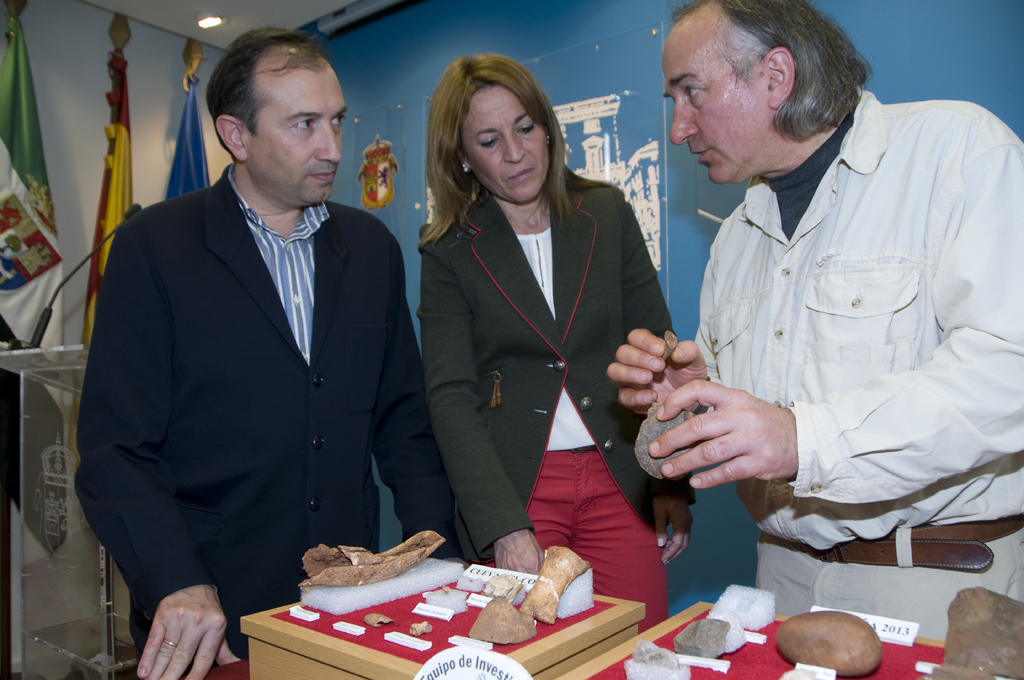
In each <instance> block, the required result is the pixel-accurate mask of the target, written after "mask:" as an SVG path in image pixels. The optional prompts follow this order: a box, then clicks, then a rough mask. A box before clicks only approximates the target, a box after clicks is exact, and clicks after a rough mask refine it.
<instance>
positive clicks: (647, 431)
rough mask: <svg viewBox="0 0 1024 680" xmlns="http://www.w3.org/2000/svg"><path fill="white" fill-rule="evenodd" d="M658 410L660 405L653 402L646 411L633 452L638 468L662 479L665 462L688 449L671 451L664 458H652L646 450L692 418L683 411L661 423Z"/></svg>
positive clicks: (688, 413) (691, 415)
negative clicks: (652, 443) (662, 436)
mask: <svg viewBox="0 0 1024 680" xmlns="http://www.w3.org/2000/svg"><path fill="white" fill-rule="evenodd" d="M659 408H661V404H659V403H657V402H655V403H653V404H651V407H650V408H649V409H647V418H646V419H645V420H644V422H643V423H642V424H641V425H640V433H639V434H638V435H637V436H636V446H635V447H634V449H633V450H634V452H635V453H636V459H637V461H638V462H639V463H640V467H642V468H643V469H644V472H646V473H647V474H649V475H650V476H651V477H654V478H655V479H664V476H663V475H662V474H661V466H662V465H664V464H665V462H666V461H669V460H672V459H673V458H676V457H678V456H681V455H683V454H684V453H686V452H687V451H689V450H690V449H689V447H687V448H685V449H679V450H678V451H673V452H672V453H671V454H669V455H667V456H665V457H664V458H652V457H651V454H650V452H649V451H648V448H649V447H650V445H651V442H653V441H654V440H655V439H657V438H658V437H660V436H661V435H663V434H665V433H666V432H668V431H669V430H671V429H672V428H673V427H675V426H676V425H681V424H683V423H684V422H686V421H687V420H689V419H690V418H692V417H693V414H692V413H691V412H689V411H685V410H684V411H682V412H680V413H679V415H677V416H676V417H675V418H673V419H672V420H666V421H665V422H662V421H660V420H658V416H657V413H658V409H659Z"/></svg>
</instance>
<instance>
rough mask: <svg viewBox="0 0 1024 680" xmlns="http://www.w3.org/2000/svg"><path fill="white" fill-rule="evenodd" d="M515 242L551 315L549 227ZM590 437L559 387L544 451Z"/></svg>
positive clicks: (583, 442) (584, 442)
mask: <svg viewBox="0 0 1024 680" xmlns="http://www.w3.org/2000/svg"><path fill="white" fill-rule="evenodd" d="M516 237H517V238H518V239H519V244H520V245H521V246H523V252H524V253H526V261H527V262H529V263H530V270H531V271H533V275H534V277H535V278H536V279H537V284H538V285H539V286H540V290H541V292H542V293H544V299H545V300H547V302H548V307H550V308H551V316H555V281H554V275H553V273H552V266H551V228H550V227H548V228H547V229H545V230H544V231H543V232H541V233H539V234H527V235H526V236H520V235H519V234H516ZM593 445H594V439H593V438H592V437H591V436H590V433H589V432H587V426H586V425H584V424H583V419H582V418H580V414H579V411H577V410H576V404H574V403H573V401H572V398H571V397H570V396H569V393H568V392H566V391H565V388H564V387H563V388H562V393H561V395H560V396H559V397H558V406H557V407H556V408H555V419H554V421H553V422H552V424H551V434H550V436H549V437H548V446H547V449H548V451H562V450H565V449H576V448H579V447H581V446H593Z"/></svg>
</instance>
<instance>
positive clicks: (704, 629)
mask: <svg viewBox="0 0 1024 680" xmlns="http://www.w3.org/2000/svg"><path fill="white" fill-rule="evenodd" d="M728 633H729V624H728V623H727V622H725V621H716V620H714V619H700V620H699V621H694V622H693V623H691V624H690V625H689V626H687V627H686V628H684V629H683V630H681V631H680V632H679V635H676V636H675V638H673V640H672V649H674V650H676V654H685V655H686V656H700V657H703V658H705V659H717V658H718V657H720V656H721V655H722V654H723V653H724V652H725V638H726V635H728Z"/></svg>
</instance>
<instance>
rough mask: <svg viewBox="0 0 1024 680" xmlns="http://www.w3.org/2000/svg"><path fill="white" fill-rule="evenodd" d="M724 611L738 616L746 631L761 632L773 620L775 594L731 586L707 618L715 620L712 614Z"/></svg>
mask: <svg viewBox="0 0 1024 680" xmlns="http://www.w3.org/2000/svg"><path fill="white" fill-rule="evenodd" d="M724 610H731V611H734V612H736V613H737V614H739V615H740V622H741V625H742V626H743V627H744V628H745V629H746V630H761V629H762V628H764V627H765V626H767V625H768V624H769V623H771V622H772V621H774V620H775V593H772V592H769V591H767V590H758V589H757V588H748V587H747V586H737V585H731V586H729V587H728V588H726V589H725V592H724V593H722V596H721V597H720V598H718V602H716V603H715V606H714V607H712V608H711V614H708V618H717V617H714V616H712V614H714V613H715V612H721V611H724ZM723 620H724V619H723Z"/></svg>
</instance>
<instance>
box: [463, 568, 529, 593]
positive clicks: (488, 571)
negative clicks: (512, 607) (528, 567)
mask: <svg viewBox="0 0 1024 680" xmlns="http://www.w3.org/2000/svg"><path fill="white" fill-rule="evenodd" d="M463 573H464V574H465V575H466V576H468V577H469V578H475V579H477V580H480V581H490V580H491V579H492V578H494V577H495V576H497V575H498V574H507V575H508V576H511V577H513V578H517V579H519V580H520V581H522V582H523V589H524V590H525V591H526V592H530V589H531V588H533V584H534V583H536V582H537V575H536V574H526V573H523V572H521V571H509V570H508V569H498V568H497V567H485V566H484V565H482V564H471V565H470V566H469V569H466V571H465V572H463Z"/></svg>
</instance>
